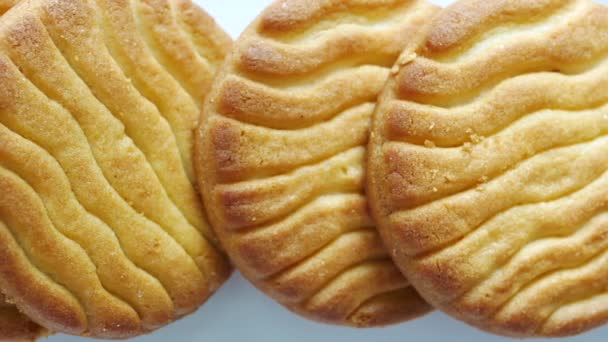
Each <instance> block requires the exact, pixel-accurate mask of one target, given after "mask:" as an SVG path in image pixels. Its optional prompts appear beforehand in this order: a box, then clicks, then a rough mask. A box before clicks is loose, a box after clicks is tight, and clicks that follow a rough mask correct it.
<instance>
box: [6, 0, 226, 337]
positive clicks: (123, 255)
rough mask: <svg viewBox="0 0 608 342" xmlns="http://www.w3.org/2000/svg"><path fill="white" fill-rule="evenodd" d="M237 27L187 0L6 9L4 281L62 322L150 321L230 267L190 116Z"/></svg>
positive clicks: (135, 331)
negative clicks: (198, 166)
mask: <svg viewBox="0 0 608 342" xmlns="http://www.w3.org/2000/svg"><path fill="white" fill-rule="evenodd" d="M229 46H230V40H229V38H228V37H227V36H226V34H225V33H223V31H222V30H221V29H220V28H219V27H218V26H217V25H216V24H215V23H214V22H213V20H212V19H211V18H209V17H208V16H207V15H206V14H205V13H203V12H202V11H201V10H200V9H198V8H197V7H196V6H194V5H193V4H192V3H191V2H190V1H187V0H132V1H127V0H118V1H117V0H97V1H92V0H33V1H27V2H25V3H23V4H22V5H19V6H17V7H15V8H13V9H12V10H10V11H9V12H8V13H6V14H5V15H4V16H3V18H2V20H1V21H0V193H2V196H0V260H2V261H3V262H2V263H0V290H1V291H2V292H4V293H5V294H6V295H7V296H8V297H10V298H11V299H13V300H14V301H15V303H16V304H17V306H18V307H19V309H20V310H21V311H23V312H24V313H25V314H27V315H28V316H29V317H31V318H32V319H33V320H34V321H35V322H37V323H40V324H42V325H43V326H45V327H48V328H49V329H51V330H53V331H58V332H65V333H69V334H76V335H87V336H92V337H103V338H124V337H130V336H135V335H139V334H143V333H146V332H149V331H151V330H153V329H156V328H159V327H161V326H164V325H165V324H167V323H169V322H171V321H173V320H175V319H177V318H179V317H181V316H183V315H185V314H188V313H190V312H192V311H193V310H195V309H196V308H198V307H199V306H200V305H201V304H202V303H203V302H204V301H205V300H206V299H207V298H208V297H209V296H210V295H211V293H213V292H214V291H215V290H216V289H217V288H218V286H219V285H220V284H221V283H222V282H223V281H224V280H225V279H226V277H227V276H228V275H229V273H230V267H229V265H228V264H227V261H226V260H225V258H224V257H223V256H222V255H221V253H220V252H219V251H218V249H217V248H216V247H214V242H213V240H214V237H213V234H212V232H211V230H210V228H209V226H208V224H207V223H206V219H205V217H204V214H203V210H202V206H201V203H200V200H199V199H198V196H197V193H196V191H195V187H194V185H193V181H194V176H193V174H194V172H193V167H192V162H191V146H192V136H193V129H194V127H195V126H196V124H197V122H198V116H199V112H200V106H201V105H202V102H203V98H204V96H205V94H206V92H207V91H208V90H209V86H210V83H211V78H212V76H213V74H214V71H215V68H216V67H217V64H218V63H219V62H220V61H221V60H222V59H223V56H224V55H225V53H226V51H227V49H228V48H229Z"/></svg>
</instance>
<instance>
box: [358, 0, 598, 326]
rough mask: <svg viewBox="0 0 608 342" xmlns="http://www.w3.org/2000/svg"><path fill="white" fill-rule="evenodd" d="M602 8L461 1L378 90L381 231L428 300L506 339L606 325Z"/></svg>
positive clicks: (373, 191)
mask: <svg viewBox="0 0 608 342" xmlns="http://www.w3.org/2000/svg"><path fill="white" fill-rule="evenodd" d="M607 53H608V9H607V8H606V7H604V6H602V5H599V4H595V3H593V2H591V1H586V0H575V1H564V0H543V1H532V0H529V1H527V0H513V1H482V0H465V1H460V2H458V3H456V4H454V5H453V6H451V7H450V8H448V9H447V10H445V12H443V13H442V14H440V15H439V16H438V17H437V18H436V19H435V20H434V23H433V24H432V25H431V28H430V29H429V32H428V34H427V37H426V39H425V41H424V42H422V43H421V44H420V46H419V48H417V49H412V50H409V51H406V52H405V53H404V54H403V55H402V57H401V65H402V68H401V69H400V70H399V72H398V73H397V74H396V76H395V77H394V78H393V79H392V80H391V81H390V83H389V84H388V86H387V90H386V92H385V93H384V94H383V95H382V98H381V100H380V104H379V106H378V110H377V113H376V114H377V116H376V117H375V120H374V128H373V133H372V139H371V142H370V150H371V151H370V171H369V190H370V197H371V200H370V202H371V203H372V207H373V213H374V215H375V216H376V218H377V220H378V222H379V226H380V231H381V234H382V236H383V238H384V240H385V242H386V244H387V245H388V248H390V250H391V251H392V252H393V256H394V258H395V260H396V262H397V264H398V265H399V266H400V268H401V269H402V270H403V271H404V273H405V274H406V275H407V276H408V277H409V279H410V280H411V281H412V283H413V284H414V286H415V287H416V288H417V289H418V290H419V291H420V293H421V294H422V295H423V297H424V298H426V299H427V300H428V301H429V302H430V303H431V304H433V305H435V306H437V307H438V308H441V309H443V310H445V311H447V312H448V313H450V314H452V315H454V316H455V317H457V318H459V319H461V320H464V321H466V322H468V323H470V324H472V325H475V326H477V327H479V328H482V329H485V330H488V331H492V332H496V333H499V334H504V335H512V336H519V337H525V336H563V335H572V334H578V333H581V332H584V331H586V330H588V329H591V328H593V327H597V326H599V325H601V324H604V323H605V322H606V321H607V320H608V293H607V292H606V289H607V288H608V210H607V209H608V106H607V105H606V103H608V57H607Z"/></svg>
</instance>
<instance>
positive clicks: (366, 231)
mask: <svg viewBox="0 0 608 342" xmlns="http://www.w3.org/2000/svg"><path fill="white" fill-rule="evenodd" d="M436 9H437V8H436V7H435V6H433V5H430V4H429V3H427V2H425V1H407V0H366V1H360V0H329V1H324V0H314V1H304V0H282V1H276V2H274V3H273V4H272V5H271V6H270V7H269V8H267V9H266V10H265V11H264V12H263V13H262V14H261V15H260V17H259V18H258V19H257V20H256V21H255V22H254V23H253V24H251V26H250V27H249V28H248V29H247V30H246V32H245V33H244V34H243V35H242V36H241V38H240V39H239V40H238V42H237V43H236V45H235V49H234V51H233V53H232V54H231V55H230V56H229V57H228V58H227V61H226V63H225V64H224V66H223V68H222V69H221V71H220V72H219V73H218V77H217V78H216V81H215V83H214V87H213V90H212V92H211V94H210V96H209V98H208V103H207V105H206V107H205V109H204V113H203V120H201V127H200V129H199V132H198V134H197V136H196V138H197V143H196V144H195V158H196V161H195V165H196V166H197V171H198V174H199V180H200V185H201V188H202V189H204V190H203V191H202V192H203V194H204V196H205V205H206V207H207V211H208V213H209V216H210V220H211V222H212V223H213V227H214V228H215V229H216V231H217V233H218V236H219V238H220V240H221V241H222V244H223V246H224V248H225V249H226V250H227V253H228V254H229V255H230V256H231V259H232V261H233V263H234V264H236V266H237V267H238V268H239V269H240V270H241V271H242V272H243V273H244V275H245V276H246V277H247V278H249V279H250V280H251V281H252V282H253V283H254V284H255V285H256V286H257V287H259V288H260V289H262V290H263V291H264V292H266V293H267V294H269V295H270V296H271V297H273V298H274V299H276V300H277V301H279V302H280V303H281V304H283V305H284V306H286V307H287V308H289V309H291V310H292V311H295V312H297V313H300V314H302V315H304V316H307V317H309V318H312V319H315V320H319V321H324V322H328V323H334V324H342V325H350V326H361V327H366V326H377V325H385V324H390V323H394V322H398V321H403V320H406V319H410V318H414V317H417V316H419V315H421V314H423V313H426V312H427V311H429V310H430V308H429V306H428V305H427V304H426V303H425V302H424V301H423V300H422V299H421V298H420V297H419V296H418V294H417V293H416V292H415V290H413V289H412V287H411V286H410V285H409V284H408V282H407V281H406V280H405V278H403V276H402V275H401V274H400V272H399V271H398V269H397V268H396V267H395V266H394V264H393V263H392V261H391V260H390V257H389V255H388V254H387V253H386V251H385V249H384V246H383V244H382V242H381V240H380V237H379V235H378V233H377V232H376V230H375V227H374V222H373V221H372V220H371V218H370V216H369V213H368V208H367V203H366V198H365V195H364V191H363V185H364V170H363V163H364V159H365V152H366V148H365V145H366V143H367V140H368V134H369V127H370V125H371V122H370V119H371V115H372V112H373V110H374V106H375V101H376V97H377V96H378V94H379V92H380V91H381V90H382V88H383V85H384V83H385V82H386V80H387V78H388V75H389V73H390V68H391V66H392V65H393V63H394V62H395V60H396V58H397V57H398V56H399V53H400V52H401V50H402V49H403V48H404V46H405V44H406V42H408V41H409V40H410V39H412V38H413V37H415V36H416V34H417V32H418V30H419V28H420V27H421V26H422V25H424V24H425V23H427V22H428V21H429V20H428V19H429V18H430V17H431V16H432V15H433V14H434V13H435V12H436Z"/></svg>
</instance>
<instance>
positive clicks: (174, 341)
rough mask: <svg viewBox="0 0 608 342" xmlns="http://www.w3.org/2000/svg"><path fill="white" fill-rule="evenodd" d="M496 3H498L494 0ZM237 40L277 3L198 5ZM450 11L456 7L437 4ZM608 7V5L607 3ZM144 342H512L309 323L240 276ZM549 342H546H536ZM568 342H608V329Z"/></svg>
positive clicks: (411, 328)
mask: <svg viewBox="0 0 608 342" xmlns="http://www.w3.org/2000/svg"><path fill="white" fill-rule="evenodd" d="M488 1H492V0H488ZM195 2H197V3H198V4H199V5H201V6H202V7H203V8H204V9H205V10H206V11H207V12H209V13H210V14H211V15H212V16H214V17H215V19H216V20H217V21H218V22H219V24H220V25H221V26H222V27H224V29H225V30H226V31H227V32H228V33H229V34H230V35H231V36H232V37H234V38H236V37H238V35H239V34H240V33H241V31H242V30H243V29H244V28H245V27H246V26H247V25H248V24H249V22H251V21H252V20H253V19H254V18H255V17H256V16H257V14H258V13H259V12H260V11H262V10H263V9H264V7H266V6H267V5H268V4H270V3H271V0H198V1H196V0H195ZM434 2H435V3H438V4H440V5H444V6H445V5H448V4H450V3H451V2H452V1H449V0H447V1H434ZM601 2H603V3H608V0H603V1H601ZM48 341H49V342H84V341H87V340H86V339H82V338H76V337H68V336H65V335H57V336H53V337H51V338H49V339H48ZM134 341H138V342H182V341H187V342H190V341H193V342H194V341H197V342H198V341H201V342H207V341H208V342H232V341H234V342H242V341H252V342H257V341H264V342H284V341H285V342H287V341H289V342H291V341H294V342H299V341H303V342H368V341H369V342H392V341H399V342H409V341H412V342H414V341H415V342H418V341H425V342H427V341H428V342H443V341H467V342H468V341H487V342H501V341H512V340H510V339H506V338H502V337H495V336H491V335H488V334H485V333H482V332H480V331H477V330H475V329H474V328H470V327H468V326H466V325H464V324H463V323H460V322H457V321H454V320H453V319H451V318H449V317H447V316H445V315H443V314H441V313H433V314H430V315H427V316H426V317H423V318H421V319H418V320H415V321H413V322H409V323H404V324H400V325H396V326H391V327H388V328H382V329H367V330H357V329H351V328H341V327H332V326H327V325H323V324H319V323H315V322H310V321H307V320H305V319H303V318H300V317H298V316H296V315H293V314H291V313H290V312H288V311H287V310H285V309H283V308H282V307H281V306H280V305H278V304H276V303H274V302H273V301H272V300H270V299H268V298H266V297H265V296H264V295H263V294H262V293H260V292H259V291H258V290H256V289H254V288H253V287H251V286H250V285H249V284H248V283H247V282H246V281H245V280H244V279H243V278H242V277H241V276H240V275H239V274H235V275H234V276H233V277H232V279H231V280H230V281H229V282H228V284H226V285H225V286H224V287H222V288H221V289H220V290H219V291H218V293H217V294H215V295H214V296H213V297H212V298H211V299H210V300H209V301H208V302H207V304H205V305H204V306H203V307H202V308H201V309H200V310H199V311H198V312H197V313H196V314H194V315H191V316H189V317H186V318H185V319H183V320H181V321H179V322H176V323H174V324H172V325H170V326H169V327H166V328H164V329H161V330H159V331H157V332H155V333H153V334H151V335H149V336H144V337H140V338H137V339H134ZM534 341H539V342H543V341H544V340H534ZM566 341H568V342H605V341H608V327H606V328H601V329H597V330H594V331H592V332H590V333H587V334H585V335H582V336H578V337H573V338H568V339H567V340H566Z"/></svg>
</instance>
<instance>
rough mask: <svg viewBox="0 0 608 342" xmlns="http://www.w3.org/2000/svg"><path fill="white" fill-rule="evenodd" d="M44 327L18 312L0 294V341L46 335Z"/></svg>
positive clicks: (22, 340) (14, 341) (19, 341)
mask: <svg viewBox="0 0 608 342" xmlns="http://www.w3.org/2000/svg"><path fill="white" fill-rule="evenodd" d="M47 334H48V332H47V331H46V329H44V328H42V327H41V326H39V325H38V324H36V323H33V322H32V321H31V320H30V319H29V318H28V317H27V316H25V315H24V314H22V313H20V312H19V311H18V310H17V308H16V307H15V305H13V304H9V303H8V301H7V299H6V298H4V296H3V295H2V294H0V341H1V342H29V341H35V340H36V339H38V338H39V337H42V336H45V335H47Z"/></svg>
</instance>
